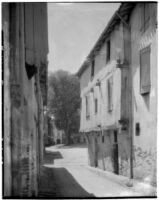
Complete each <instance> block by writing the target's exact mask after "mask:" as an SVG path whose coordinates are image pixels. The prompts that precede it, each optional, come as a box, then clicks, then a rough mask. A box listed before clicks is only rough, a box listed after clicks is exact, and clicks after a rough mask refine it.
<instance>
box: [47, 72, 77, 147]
mask: <svg viewBox="0 0 159 200" xmlns="http://www.w3.org/2000/svg"><path fill="white" fill-rule="evenodd" d="M48 94H49V95H48V106H49V112H50V113H51V114H53V115H54V117H55V124H56V126H57V128H58V129H60V130H61V129H63V130H64V131H65V134H66V144H70V135H71V133H73V132H74V133H76V132H78V130H79V108H80V86H79V81H78V78H77V77H76V76H75V75H72V74H70V73H69V72H66V71H62V70H59V71H57V72H55V73H53V74H51V75H50V76H49V90H48Z"/></svg>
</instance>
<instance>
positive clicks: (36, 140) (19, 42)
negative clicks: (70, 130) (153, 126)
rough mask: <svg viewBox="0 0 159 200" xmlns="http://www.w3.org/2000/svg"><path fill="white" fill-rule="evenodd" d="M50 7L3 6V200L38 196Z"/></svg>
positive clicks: (36, 5)
mask: <svg viewBox="0 0 159 200" xmlns="http://www.w3.org/2000/svg"><path fill="white" fill-rule="evenodd" d="M47 30H48V27H47V5H46V3H2V47H3V49H2V50H3V51H2V70H3V77H2V78H3V88H2V89H3V114H4V121H3V147H4V149H3V150H4V151H3V158H4V160H3V161H4V162H3V169H4V174H3V178H4V188H3V195H4V197H17V198H18V197H32V196H37V194H38V179H39V175H40V164H41V162H42V160H43V133H44V115H43V111H44V110H43V108H44V106H45V105H46V102H47V98H46V97H47V54H48V33H47Z"/></svg>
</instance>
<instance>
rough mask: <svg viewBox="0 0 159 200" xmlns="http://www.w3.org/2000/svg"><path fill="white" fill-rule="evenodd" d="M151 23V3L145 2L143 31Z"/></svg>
mask: <svg viewBox="0 0 159 200" xmlns="http://www.w3.org/2000/svg"><path fill="white" fill-rule="evenodd" d="M149 24H150V4H149V3H143V4H142V7H141V31H142V32H145V31H146V29H147V28H148V27H149Z"/></svg>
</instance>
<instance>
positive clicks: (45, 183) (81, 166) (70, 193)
mask: <svg viewBox="0 0 159 200" xmlns="http://www.w3.org/2000/svg"><path fill="white" fill-rule="evenodd" d="M114 188H115V190H114ZM140 195H141V194H140V193H137V192H134V191H132V190H131V189H130V188H128V187H126V186H125V187H124V186H122V185H119V184H118V183H116V182H114V181H111V180H109V179H107V178H106V177H104V176H103V177H101V176H99V175H98V174H97V173H95V171H92V170H90V167H88V160H87V148H86V146H84V145H71V146H63V145H56V146H51V147H47V148H46V152H45V158H44V165H43V167H42V176H41V180H40V191H39V197H113V196H114V197H115V196H140Z"/></svg>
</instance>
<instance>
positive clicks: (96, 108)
mask: <svg viewBox="0 0 159 200" xmlns="http://www.w3.org/2000/svg"><path fill="white" fill-rule="evenodd" d="M94 104H95V114H97V112H98V99H97V98H95V100H94Z"/></svg>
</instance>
